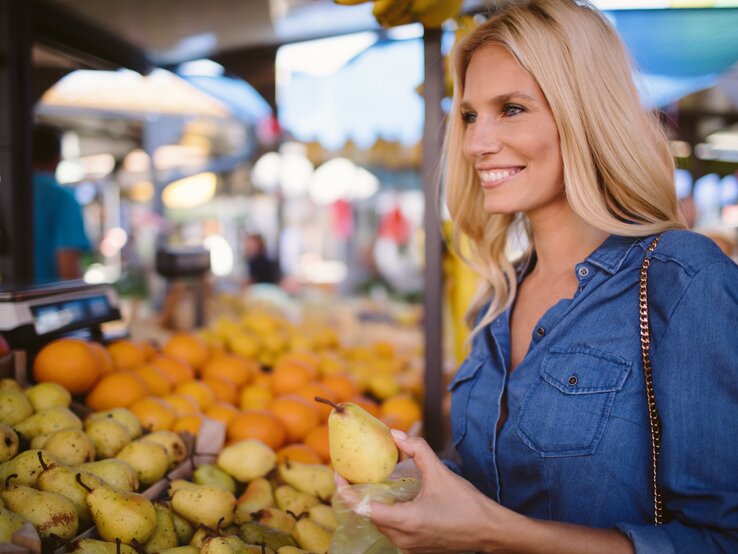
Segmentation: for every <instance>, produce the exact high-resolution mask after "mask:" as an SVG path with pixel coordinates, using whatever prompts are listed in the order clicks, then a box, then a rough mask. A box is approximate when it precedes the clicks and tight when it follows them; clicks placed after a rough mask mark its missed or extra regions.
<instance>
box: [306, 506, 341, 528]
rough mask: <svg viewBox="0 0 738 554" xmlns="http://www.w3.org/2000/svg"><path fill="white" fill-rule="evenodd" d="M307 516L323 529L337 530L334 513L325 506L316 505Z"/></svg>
mask: <svg viewBox="0 0 738 554" xmlns="http://www.w3.org/2000/svg"><path fill="white" fill-rule="evenodd" d="M308 516H309V517H310V519H312V520H313V521H314V522H315V523H317V524H318V525H320V526H321V527H325V528H326V529H328V530H329V531H335V530H336V529H337V528H338V520H337V519H336V512H335V511H334V510H333V508H331V507H330V506H328V505H326V504H318V505H317V506H313V507H312V508H310V510H309V511H308Z"/></svg>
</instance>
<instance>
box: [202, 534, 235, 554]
mask: <svg viewBox="0 0 738 554" xmlns="http://www.w3.org/2000/svg"><path fill="white" fill-rule="evenodd" d="M200 554H234V550H233V548H231V545H230V544H228V542H227V541H226V540H225V538H223V537H219V536H215V535H211V536H210V537H207V538H206V539H205V540H204V541H202V548H200Z"/></svg>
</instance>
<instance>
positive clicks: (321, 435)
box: [305, 425, 331, 463]
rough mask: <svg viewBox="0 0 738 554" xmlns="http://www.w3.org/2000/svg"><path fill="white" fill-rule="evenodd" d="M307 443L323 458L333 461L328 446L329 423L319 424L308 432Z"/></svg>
mask: <svg viewBox="0 0 738 554" xmlns="http://www.w3.org/2000/svg"><path fill="white" fill-rule="evenodd" d="M305 445H306V446H309V447H310V448H312V449H313V451H314V452H316V453H317V454H318V456H320V457H321V458H322V460H323V462H325V463H328V462H330V461H331V453H330V449H329V448H328V425H319V426H318V427H316V428H315V429H313V430H312V431H310V432H309V433H308V434H307V437H305Z"/></svg>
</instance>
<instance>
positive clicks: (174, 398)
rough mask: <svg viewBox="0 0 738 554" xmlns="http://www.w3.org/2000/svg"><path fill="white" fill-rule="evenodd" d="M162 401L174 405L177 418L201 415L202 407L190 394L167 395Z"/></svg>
mask: <svg viewBox="0 0 738 554" xmlns="http://www.w3.org/2000/svg"><path fill="white" fill-rule="evenodd" d="M162 400H166V401H167V402H169V404H171V405H172V407H173V408H174V411H175V412H177V417H184V416H188V415H195V414H198V413H200V405H199V404H198V403H197V400H195V399H194V398H192V397H191V396H190V395H189V394H174V393H172V394H167V395H165V396H162Z"/></svg>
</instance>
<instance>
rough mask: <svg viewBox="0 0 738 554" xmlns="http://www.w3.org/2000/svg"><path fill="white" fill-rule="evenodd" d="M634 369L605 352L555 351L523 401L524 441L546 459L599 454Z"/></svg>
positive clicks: (521, 431)
mask: <svg viewBox="0 0 738 554" xmlns="http://www.w3.org/2000/svg"><path fill="white" fill-rule="evenodd" d="M631 365H632V364H631V362H630V361H628V360H626V359H624V358H622V357H620V356H617V355H615V354H613V353H610V352H604V351H601V350H594V349H591V348H587V347H574V348H561V347H557V348H552V349H551V350H550V351H549V354H548V355H547V356H546V357H545V358H544V359H543V363H542V364H541V372H540V379H539V380H538V382H537V383H536V384H535V385H533V387H532V388H531V389H530V391H529V392H528V394H527V396H526V397H525V399H524V400H523V405H522V407H521V412H520V416H519V420H518V428H517V432H518V435H519V436H520V437H521V438H522V439H523V441H525V443H526V444H527V445H528V446H529V447H530V448H532V449H533V450H535V451H536V452H538V453H540V454H541V455H543V456H544V457H546V456H549V457H561V456H585V455H588V454H593V453H594V452H595V450H596V449H597V445H598V444H599V442H600V439H601V438H602V435H603V433H604V431H605V427H606V426H607V421H608V419H609V417H610V410H611V408H612V404H613V402H614V400H615V395H616V394H617V392H618V391H620V390H621V389H622V388H623V384H624V383H625V380H626V378H627V377H628V373H629V372H630V368H631Z"/></svg>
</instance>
